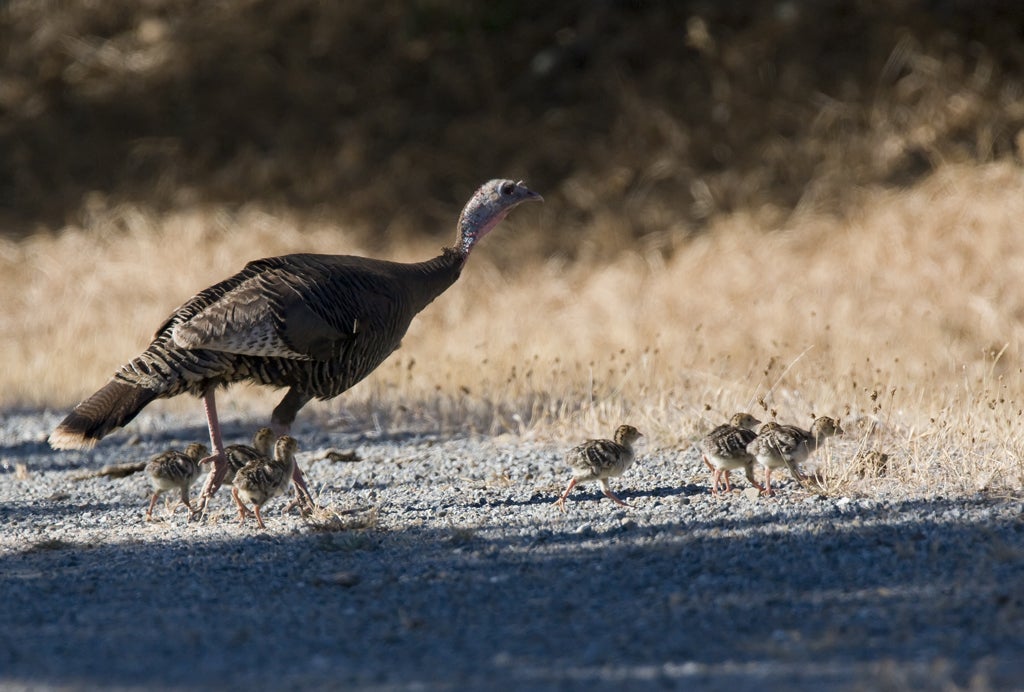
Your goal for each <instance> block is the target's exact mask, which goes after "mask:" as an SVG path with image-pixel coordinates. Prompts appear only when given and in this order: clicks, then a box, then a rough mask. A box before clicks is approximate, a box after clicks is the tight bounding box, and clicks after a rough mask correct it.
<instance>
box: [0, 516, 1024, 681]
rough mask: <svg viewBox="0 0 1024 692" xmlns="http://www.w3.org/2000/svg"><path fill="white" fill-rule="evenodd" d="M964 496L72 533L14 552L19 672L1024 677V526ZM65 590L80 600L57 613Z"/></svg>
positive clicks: (278, 676) (8, 627)
mask: <svg viewBox="0 0 1024 692" xmlns="http://www.w3.org/2000/svg"><path fill="white" fill-rule="evenodd" d="M990 505H991V503H988V502H985V501H979V502H978V503H977V505H976V508H979V509H983V508H984V507H986V506H990ZM963 508H964V504H963V503H962V502H960V503H948V502H946V501H942V500H938V501H933V502H915V503H905V504H904V505H897V506H893V507H891V508H888V509H887V510H886V511H884V512H881V513H880V514H879V515H878V516H872V517H864V516H861V517H859V518H858V520H857V521H851V522H849V523H845V522H842V521H835V522H834V523H833V524H832V525H831V526H830V528H828V529H827V530H820V527H821V524H820V522H818V523H816V522H815V521H813V520H812V519H814V518H810V519H809V520H808V521H807V522H805V521H795V522H792V523H790V524H789V525H785V526H783V525H779V524H778V523H776V522H768V523H766V522H751V523H749V524H747V523H745V522H743V521H737V520H728V519H726V520H723V521H720V522H718V521H716V522H694V523H688V524H682V523H680V524H672V525H660V526H653V527H647V528H643V529H636V530H628V529H625V530H617V531H615V532H612V533H611V534H602V535H598V536H593V535H591V536H579V535H574V534H571V533H568V530H569V529H570V524H562V523H555V524H553V525H552V531H550V532H549V533H545V534H544V536H545V540H542V541H535V540H533V539H532V538H528V537H519V536H515V537H513V536H508V535H507V536H502V533H501V531H500V527H484V528H481V530H480V532H478V533H477V534H472V535H456V534H454V533H453V532H452V531H444V530H425V529H416V528H409V529H403V530H401V531H396V532H374V531H369V532H361V531H349V532H340V533H314V534H303V535H294V536H274V535H269V534H255V535H253V536H251V537H243V538H232V539H225V540H208V539H207V540H198V539H197V540H194V541H184V542H178V541H168V542H159V543H154V544H152V545H132V546H124V545H118V544H116V543H114V544H109V545H104V546H96V547H88V548H82V547H80V546H75V545H68V544H61V543H59V542H56V543H51V544H46V545H42V546H34V547H33V548H31V549H30V550H28V551H26V552H21V553H16V554H9V555H8V556H7V557H5V558H3V560H2V563H0V566H2V569H0V591H2V593H4V594H5V596H4V599H5V607H4V609H3V610H2V613H0V669H2V670H3V671H4V673H3V677H4V680H5V682H7V683H17V684H25V685H28V686H30V687H38V686H57V687H65V686H67V687H96V686H104V687H109V686H115V687H125V686H131V687H134V686H139V687H147V688H150V687H154V686H156V687H178V686H184V687H195V686H201V687H206V688H212V687H229V688H242V687H248V686H251V685H253V684H256V685H257V686H259V685H260V684H265V683H266V681H267V680H273V681H274V685H275V686H277V687H322V686H329V687H337V686H342V687H344V686H375V685H380V686H384V687H386V688H389V689H390V688H399V689H406V688H410V687H417V688H422V689H451V688H464V687H466V686H479V685H483V684H488V683H493V682H494V681H496V680H500V681H502V684H503V685H509V686H530V687H531V688H538V687H539V688H543V689H551V688H558V689H584V688H587V689H590V688H592V687H593V686H594V685H601V686H615V685H618V686H619V687H622V686H628V687H633V686H636V685H655V686H668V687H673V686H690V685H695V686H700V687H701V688H702V689H723V690H724V689H726V688H728V689H753V688H755V687H757V686H763V685H769V686H778V685H783V686H785V687H786V688H787V689H808V690H810V689H837V688H844V689H848V688H850V687H851V686H857V685H865V686H867V687H870V688H875V689H878V688H880V687H888V688H894V689H906V688H916V689H922V688H928V689H936V688H949V687H952V686H957V687H968V686H971V684H972V682H973V683H974V684H981V685H982V687H987V688H992V689H1000V688H1003V689H1008V688H1012V687H1014V686H1015V685H1016V684H1017V683H1018V682H1019V679H1020V675H1021V673H1022V668H1021V666H1022V664H1021V661H1020V657H1019V653H1020V652H1019V649H1020V642H1021V641H1022V638H1024V617H1022V613H1024V596H1022V594H1024V551H1022V547H1024V524H1022V522H1021V521H1019V520H1018V521H1016V522H1013V523H1011V524H1006V523H1005V522H987V521H984V520H982V521H977V522H971V521H969V520H968V521H956V520H955V519H951V518H946V517H945V515H944V513H945V512H947V511H952V510H954V509H955V510H956V511H957V512H963V511H964V510H963ZM971 516H973V515H971ZM915 517H916V518H915ZM818 519H820V518H818ZM815 527H817V528H815ZM563 528H565V529H566V531H565V532H563V531H562V529H563ZM730 531H731V532H732V533H731V534H728V535H727V532H730ZM485 533H486V534H489V535H493V536H499V537H496V538H494V537H484V536H483V535H482V534H485ZM780 555H784V556H785V559H784V560H780V559H778V558H779V556H780ZM950 564H953V565H954V567H952V568H950V566H949V565H950ZM55 594H59V598H60V599H61V601H62V602H63V601H64V599H67V598H68V597H69V596H70V597H71V598H73V599H74V602H75V603H76V604H77V605H76V607H75V608H74V609H69V610H64V611H55V610H54V609H53V608H52V607H51V606H50V605H49V600H50V598H51V597H52V596H53V595H55Z"/></svg>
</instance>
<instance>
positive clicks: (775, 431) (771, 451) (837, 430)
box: [747, 416, 843, 495]
mask: <svg viewBox="0 0 1024 692" xmlns="http://www.w3.org/2000/svg"><path fill="white" fill-rule="evenodd" d="M842 434H843V428H842V427H841V426H840V425H839V421H837V420H835V419H834V418H829V417H828V416H821V417H820V418H816V419H814V423H812V424H811V429H810V430H803V429H801V428H798V427H796V426H795V425H778V424H774V423H773V424H769V423H765V424H764V425H763V426H761V428H760V431H759V432H758V435H757V437H756V438H754V440H753V442H751V443H750V444H749V445H747V451H748V452H750V453H751V454H753V455H754V457H755V458H756V459H757V463H758V464H760V465H761V467H762V468H764V488H763V489H762V491H761V492H763V493H764V494H765V495H772V494H774V492H773V491H772V469H781V468H783V467H785V468H788V469H789V472H790V473H791V474H792V475H793V478H794V479H795V480H796V481H797V482H798V483H802V482H803V480H804V477H803V474H801V473H800V469H798V468H797V465H798V464H800V463H802V462H804V461H806V460H807V457H809V456H810V455H811V454H812V453H813V452H814V451H815V450H816V449H818V447H820V446H821V445H822V444H824V442H825V440H826V439H828V438H829V437H833V436H834V435H842Z"/></svg>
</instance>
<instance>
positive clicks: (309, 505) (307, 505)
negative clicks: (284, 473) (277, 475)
mask: <svg viewBox="0 0 1024 692" xmlns="http://www.w3.org/2000/svg"><path fill="white" fill-rule="evenodd" d="M292 483H294V484H295V499H294V500H292V501H291V502H290V503H289V504H288V507H286V508H285V511H286V512H287V511H289V510H291V508H292V507H294V506H296V505H298V506H299V513H300V514H302V516H307V515H308V514H309V513H310V512H312V511H313V510H314V509H316V502H315V501H314V500H313V494H312V493H310V492H309V486H307V485H306V478H305V476H303V475H302V469H300V468H299V465H298V464H296V465H295V467H294V468H293V469H292Z"/></svg>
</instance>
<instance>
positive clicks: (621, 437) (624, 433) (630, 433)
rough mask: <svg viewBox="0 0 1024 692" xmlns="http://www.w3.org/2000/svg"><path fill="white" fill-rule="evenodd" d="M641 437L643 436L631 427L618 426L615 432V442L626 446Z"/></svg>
mask: <svg viewBox="0 0 1024 692" xmlns="http://www.w3.org/2000/svg"><path fill="white" fill-rule="evenodd" d="M641 437H643V434H642V433H641V432H640V431H639V430H637V429H636V428H634V427H633V426H632V425H620V426H619V427H618V429H617V430H616V431H615V442H617V443H618V444H620V445H623V446H628V445H632V444H633V443H634V442H636V441H637V440H639V439H640V438H641Z"/></svg>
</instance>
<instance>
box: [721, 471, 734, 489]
mask: <svg viewBox="0 0 1024 692" xmlns="http://www.w3.org/2000/svg"><path fill="white" fill-rule="evenodd" d="M722 475H724V476H725V494H726V495H729V494H730V493H732V484H731V483H729V469H726V470H725V472H724V473H723V474H722Z"/></svg>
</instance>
